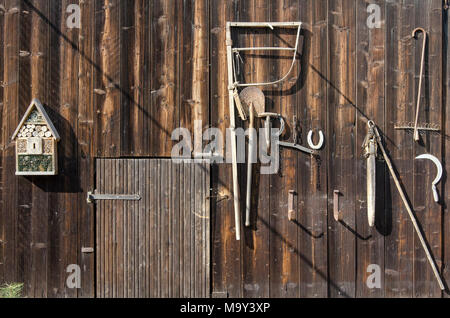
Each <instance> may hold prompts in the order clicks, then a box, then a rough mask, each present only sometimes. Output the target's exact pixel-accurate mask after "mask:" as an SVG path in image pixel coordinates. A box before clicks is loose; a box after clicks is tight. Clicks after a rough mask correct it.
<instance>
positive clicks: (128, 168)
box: [0, 0, 450, 297]
mask: <svg viewBox="0 0 450 318" xmlns="http://www.w3.org/2000/svg"><path fill="white" fill-rule="evenodd" d="M69 4H79V5H80V8H81V28H80V29H78V28H74V29H70V28H68V26H67V24H66V19H67V18H68V16H69V13H68V12H66V8H67V6H68V5H69ZM369 4H378V5H379V6H380V8H381V22H382V23H381V28H370V27H369V26H368V25H367V23H366V22H367V21H366V20H367V18H368V16H369V14H370V13H369V12H367V6H368V5H369ZM267 20H268V21H294V20H300V21H302V22H304V25H303V30H302V42H303V46H302V49H303V50H302V52H301V54H300V53H299V55H298V57H297V64H296V66H295V68H294V71H293V73H292V74H291V75H290V76H289V78H288V81H286V82H285V83H284V84H282V85H279V86H276V87H266V88H264V93H265V95H266V97H267V98H266V101H267V110H268V111H276V112H280V113H281V114H282V115H283V117H284V118H285V120H286V123H287V129H286V133H285V135H284V136H283V139H285V140H289V141H291V140H292V139H291V138H292V129H293V124H292V119H293V116H294V115H296V116H297V118H298V120H299V121H298V122H299V126H300V128H301V131H300V137H301V138H300V140H299V142H300V143H302V145H304V146H306V145H307V144H306V142H305V141H306V138H305V137H306V135H307V133H308V131H309V129H313V130H314V132H315V133H317V130H318V129H322V130H323V131H324V133H325V147H324V148H323V149H322V150H321V151H320V158H319V159H318V160H317V159H312V158H310V157H309V156H307V155H305V154H303V153H300V152H296V151H293V150H283V151H282V154H281V166H280V172H279V174H277V175H272V176H270V175H260V169H261V166H260V165H259V164H256V165H254V169H253V173H254V174H253V176H254V182H253V193H254V196H253V198H252V205H253V209H252V226H251V227H250V228H244V227H243V231H242V240H241V241H240V242H238V241H236V240H235V232H234V231H235V226H234V215H233V206H232V195H231V192H230V189H231V167H230V165H229V164H217V165H212V166H211V167H210V168H209V169H210V170H208V172H207V173H208V174H209V175H210V177H211V180H210V182H211V184H210V186H211V193H210V196H209V197H208V198H205V196H208V195H209V184H208V181H209V179H208V180H207V179H203V177H202V176H203V173H206V172H202V171H199V170H196V169H197V168H195V169H194V168H192V167H191V166H188V165H186V164H181V165H179V166H172V165H170V164H168V163H167V162H165V161H164V160H162V159H161V158H166V159H168V158H169V157H170V155H171V149H172V145H173V141H172V140H170V139H171V138H170V137H171V133H172V131H173V129H174V128H177V127H179V126H182V127H186V128H188V129H189V130H190V131H191V132H193V129H194V120H202V125H201V127H202V129H203V130H204V129H206V128H208V127H218V128H219V129H220V130H221V131H222V132H223V134H224V136H225V134H226V128H227V127H228V126H229V114H228V105H227V103H228V87H227V81H226V79H227V71H226V63H225V61H226V54H225V23H226V22H227V21H267ZM419 26H420V27H424V28H425V29H426V30H427V31H428V36H429V38H428V45H427V48H426V58H425V61H426V65H425V77H424V83H423V84H424V85H423V87H422V93H423V94H422V99H421V111H420V114H419V115H420V116H419V122H432V123H436V124H439V125H441V126H442V131H441V134H435V135H431V134H425V135H423V139H422V142H421V143H420V144H415V143H414V142H413V140H412V135H410V134H408V133H407V132H405V131H401V130H395V129H394V125H395V124H396V123H399V122H410V121H413V119H414V115H415V101H416V94H417V85H418V81H419V69H420V63H419V61H420V54H421V49H422V41H421V39H422V35H419V37H418V39H416V40H414V39H412V38H411V31H412V30H413V29H414V28H415V27H419ZM447 33H448V11H443V10H442V1H441V0H429V1H418V0H406V1H400V0H392V1H383V0H367V1H358V2H357V4H356V6H355V2H354V1H350V0H277V1H267V0H238V1H225V0H212V1H206V0H200V1H192V0H187V1H176V0H170V1H166V0H164V1H163V0H154V1H144V0H129V1H121V0H99V1H75V0H73V1H72V0H64V1H54V0H21V1H19V0H0V52H1V54H0V82H1V85H0V110H1V115H0V122H1V128H2V129H1V130H0V136H1V137H0V148H1V149H2V153H1V155H0V175H1V178H0V179H1V180H0V192H1V200H0V211H1V212H0V283H2V282H5V281H7V282H11V281H22V282H24V283H25V295H26V296H28V297H95V295H96V294H97V295H101V296H102V297H127V296H129V297H132V296H136V297H147V296H151V297H164V296H167V295H173V296H175V297H189V296H197V297H198V296H201V295H206V296H209V295H210V294H211V296H213V297H224V296H229V297H267V296H274V297H439V296H441V292H440V290H439V289H438V288H437V287H438V286H437V284H436V281H435V278H434V276H433V273H432V271H431V268H430V266H429V264H428V262H427V261H426V258H425V255H424V253H423V250H422V247H421V245H420V242H419V241H418V238H417V236H416V234H415V232H414V229H413V227H412V226H411V221H410V219H409V217H408V216H407V215H406V213H404V212H405V210H404V207H403V203H402V201H401V199H400V197H399V195H398V193H397V191H396V188H395V187H394V184H393V183H392V181H391V178H390V177H388V174H387V170H386V167H385V163H384V162H383V161H379V162H378V163H377V170H378V174H377V183H378V185H379V186H378V187H377V191H378V194H377V198H379V200H378V201H377V211H376V212H377V213H376V225H375V227H374V228H369V227H368V224H367V211H366V210H367V209H366V202H365V200H366V193H365V192H366V191H365V186H361V185H365V161H364V160H363V159H362V158H361V147H360V146H361V143H362V141H363V139H364V137H365V134H366V132H367V126H366V121H367V119H368V118H370V119H374V120H375V122H376V123H377V124H378V128H379V130H380V132H381V133H382V134H383V137H384V138H383V139H384V141H385V143H386V148H387V150H388V151H389V153H390V155H391V158H392V160H393V164H394V165H395V167H396V169H397V173H398V175H399V178H400V180H401V182H402V184H403V186H404V189H405V192H406V193H407V194H408V196H409V200H410V202H411V204H412V206H413V208H414V210H415V212H416V213H417V217H418V220H419V223H420V225H421V227H422V229H423V232H424V235H425V237H426V239H427V241H428V243H429V245H430V249H431V251H432V253H433V255H434V257H435V259H436V261H437V263H438V267H440V268H441V269H442V271H443V276H444V278H446V279H449V278H450V277H449V273H448V266H447V263H448V261H449V260H448V255H450V252H449V251H448V245H449V243H448V239H447V238H448V237H449V229H450V226H449V221H448V220H449V218H448V217H447V216H446V214H447V213H446V211H447V206H446V204H445V202H441V204H436V203H435V202H434V201H433V199H432V196H431V191H430V190H431V189H430V183H431V180H432V179H433V178H434V174H435V169H434V166H433V165H432V164H431V163H430V162H427V161H422V160H414V158H415V156H416V155H418V154H422V153H430V154H433V155H435V156H437V157H438V158H440V159H441V160H442V163H443V165H444V167H446V168H448V163H447V160H446V155H447V152H448V148H449V147H448V145H447V140H448V138H447V136H446V134H447V133H448V130H449V129H450V128H449V127H448V124H447V121H448V120H447V119H448V114H447V110H448V109H449V106H448V105H449V102H448V95H449V92H448V83H447V82H448V79H447V78H448V73H449V72H450V71H449V66H448V65H449V63H448V56H449V55H448V34H447ZM294 38H295V35H294V34H293V33H291V32H289V31H274V32H271V31H269V30H268V29H267V30H247V31H239V32H237V34H236V35H235V36H234V37H233V40H235V41H237V42H236V43H238V42H240V43H243V44H246V45H247V44H248V45H255V46H259V45H264V44H274V45H279V46H285V45H286V44H287V43H288V42H289V43H292V41H293V40H294ZM261 55H262V56H261ZM261 55H260V54H251V53H250V54H246V56H245V58H244V64H243V65H242V71H243V74H242V75H243V77H244V79H245V80H246V81H247V80H248V81H265V80H267V79H275V78H277V77H280V75H281V74H283V73H284V72H285V71H286V70H287V68H288V66H289V64H290V60H289V59H288V58H287V53H286V54H285V53H282V54H279V53H278V52H276V53H275V52H274V53H273V54H272V53H270V54H267V53H264V52H262V54H261ZM33 97H37V98H39V99H40V100H41V102H43V104H44V105H45V107H46V109H48V112H49V115H50V117H51V118H52V120H53V121H54V123H55V125H56V127H57V129H58V131H59V133H60V134H61V136H62V139H61V142H60V144H59V147H60V149H59V150H60V151H59V152H60V157H59V163H60V168H61V171H60V174H59V175H58V176H56V177H49V178H37V177H34V178H25V177H16V176H15V175H14V173H15V158H14V143H12V142H11V140H10V137H11V134H12V132H13V131H14V129H15V128H16V125H17V123H18V122H19V120H20V117H21V116H22V114H23V112H24V110H25V108H26V107H27V106H28V104H29V102H30V100H31V98H33ZM237 122H238V126H239V127H247V123H242V122H241V121H240V120H237ZM258 125H260V126H261V125H262V123H261V122H259V123H258ZM314 139H315V140H316V134H315V135H314ZM226 146H227V145H226V144H224V149H225V148H226ZM96 158H105V160H104V161H101V163H98V164H96ZM106 158H108V159H111V161H110V162H107V161H106ZM149 158H153V159H158V158H159V159H161V160H159V161H158V162H157V163H156V164H152V163H150V160H148V159H149ZM112 159H114V161H113V160H112ZM128 159H130V160H131V161H128ZM447 170H448V169H447ZM245 171H246V165H242V167H241V168H240V175H241V179H240V184H241V186H242V189H241V197H242V198H244V197H245V195H244V194H245V187H244V186H243V185H245ZM99 174H102V175H105V179H104V180H101V181H99V180H98V179H97V180H96V176H97V177H98V176H99ZM120 180H122V182H120ZM148 180H151V181H150V182H149V181H148ZM114 185H116V186H114ZM438 186H439V190H440V193H441V194H442V197H443V198H444V199H447V198H448V197H449V196H448V189H447V183H446V179H445V177H444V179H443V180H442V182H441V183H440V184H439V185H438ZM94 189H97V190H99V189H102V191H103V190H104V191H107V190H108V191H117V192H121V191H130V192H134V191H139V192H141V191H142V192H145V193H146V195H145V197H143V199H142V201H140V202H139V203H136V202H122V203H120V204H118V203H117V204H116V203H112V202H99V203H97V206H96V207H95V206H94V205H92V204H88V203H86V195H87V191H90V190H94ZM174 189H177V190H176V191H175V190H174ZM199 189H203V190H201V192H198V191H199ZM334 189H338V190H340V191H341V193H342V196H341V197H340V201H341V207H340V208H341V210H343V212H344V220H343V222H342V223H336V222H335V221H334V219H333V217H332V194H333V190H334ZM289 190H296V192H297V195H296V196H295V206H296V209H297V211H296V216H297V218H296V221H295V222H289V221H288V220H287V202H288V191H289ZM202 191H203V192H202ZM207 193H208V194H207ZM207 199H208V201H207ZM200 202H202V203H203V202H208V203H205V204H206V207H203V206H202V205H201V204H200ZM243 202H244V201H242V206H243ZM113 207H114V209H115V211H114V213H106V214H104V215H99V214H98V213H97V212H98V211H99V209H103V210H108V211H110V210H111V209H112V208H113ZM208 207H210V208H211V219H210V223H207V222H203V221H201V219H199V218H198V217H197V216H196V215H195V213H197V212H198V210H199V209H200V210H207V208H208ZM131 211H132V213H129V212H131ZM149 211H150V212H149ZM161 211H166V213H160V212H161ZM187 211H189V213H187ZM94 213H96V214H94ZM172 220H175V221H174V222H172ZM95 224H97V225H98V227H96V226H95ZM208 224H209V225H208ZM242 225H243V223H242ZM138 234H140V236H139V235H138ZM106 237H107V238H108V240H106V239H104V240H103V241H101V238H106ZM136 237H138V239H136V240H134V239H133V238H136ZM176 241H178V242H180V243H179V244H175V243H174V242H176ZM192 241H196V242H200V243H201V245H202V248H204V250H199V249H198V248H197V246H196V245H193V244H191V242H192ZM82 247H95V252H94V253H82V252H81V248H82ZM209 250H210V252H211V254H210V255H209V254H208V253H205V251H209ZM128 253H130V255H132V256H130V257H129V256H128ZM209 257H211V259H209ZM113 260H115V262H116V263H115V264H116V265H115V266H112V264H113ZM144 263H145V266H144V265H143V264H144ZM68 264H79V265H80V266H81V270H82V275H81V289H78V290H73V289H68V288H67V287H66V285H65V280H66V278H67V275H68V273H66V272H65V269H66V267H67V265H68ZM148 264H150V265H148ZM207 264H210V268H211V271H210V272H207V273H206V274H205V275H203V276H199V275H200V272H201V271H202V269H203V268H204V267H205V266H207ZM370 264H378V265H380V269H381V271H382V275H381V280H382V281H381V288H380V289H378V288H374V289H370V288H368V287H367V285H366V280H367V278H368V275H370V273H368V272H367V267H368V265H370ZM140 265H142V266H140ZM152 266H153V267H152ZM153 268H155V269H154V270H153ZM196 275H197V276H196ZM95 276H97V281H96V279H95ZM196 277H199V278H198V279H197V278H196ZM444 296H446V297H448V294H446V293H444Z"/></svg>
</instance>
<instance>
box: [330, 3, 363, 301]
mask: <svg viewBox="0 0 450 318" xmlns="http://www.w3.org/2000/svg"><path fill="white" fill-rule="evenodd" d="M328 13H329V14H328V20H329V24H328V32H329V34H328V38H329V56H328V58H329V78H330V82H329V85H328V106H329V114H328V118H329V123H328V138H327V140H328V141H329V144H328V145H329V147H328V171H329V175H328V183H329V192H328V197H329V198H332V197H333V191H334V190H339V191H340V193H342V196H341V197H340V206H341V207H340V209H341V210H342V211H343V214H344V219H343V221H342V222H340V223H338V222H336V221H334V219H333V214H332V213H328V223H329V229H330V230H329V233H328V235H329V237H328V242H329V262H330V263H329V275H330V276H329V279H330V286H329V288H330V296H331V297H354V296H355V271H356V269H355V265H356V264H355V247H356V246H355V241H356V239H355V234H354V233H353V232H354V230H355V225H356V224H355V192H356V191H355V190H356V187H355V185H356V179H355V175H354V171H355V159H356V149H355V148H356V145H355V143H356V140H355V119H356V117H355V116H356V111H355V107H356V106H355V103H356V92H355V88H356V85H355V74H356V72H355V71H356V63H355V60H356V55H355V53H356V52H355V51H356V48H355V44H356V42H355V40H356V25H355V23H356V10H355V5H354V2H353V1H350V0H337V1H329V2H328ZM331 203H332V202H330V204H329V206H328V211H332V204H331ZM352 230H353V231H352Z"/></svg>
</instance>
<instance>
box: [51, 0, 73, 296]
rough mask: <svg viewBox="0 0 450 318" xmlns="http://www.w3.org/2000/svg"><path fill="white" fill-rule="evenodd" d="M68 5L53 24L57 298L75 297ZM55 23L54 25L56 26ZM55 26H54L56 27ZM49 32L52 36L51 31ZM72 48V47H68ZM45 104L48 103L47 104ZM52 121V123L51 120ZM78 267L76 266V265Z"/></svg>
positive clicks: (70, 0)
mask: <svg viewBox="0 0 450 318" xmlns="http://www.w3.org/2000/svg"><path fill="white" fill-rule="evenodd" d="M70 4H77V5H78V0H64V1H62V3H61V7H60V12H58V13H56V12H55V13H56V14H57V20H56V21H58V22H59V25H60V32H61V33H62V34H57V35H55V36H57V37H58V40H59V42H60V67H59V70H60V71H61V77H60V85H59V89H60V100H59V102H60V104H59V105H54V106H57V108H56V110H57V112H58V115H59V116H60V118H59V125H58V124H57V127H58V132H59V134H60V136H61V140H62V142H61V143H59V149H58V150H59V151H58V154H59V158H60V159H62V160H60V161H59V165H58V167H59V177H58V178H59V180H58V181H59V182H60V185H61V186H60V187H59V192H60V194H58V201H60V206H59V209H60V210H59V211H58V212H60V213H62V222H61V227H62V228H61V234H62V236H61V237H60V240H61V243H62V244H61V256H62V257H61V264H60V267H59V268H60V269H59V270H60V272H61V277H60V280H59V288H60V289H61V294H60V296H61V297H76V296H77V290H76V289H75V288H67V286H66V268H67V266H69V265H70V264H77V260H78V251H77V246H78V245H77V235H78V233H77V228H78V226H77V220H78V216H77V212H78V200H77V199H78V194H77V192H78V191H79V186H80V181H79V175H78V170H77V168H78V165H77V147H78V144H77V139H76V134H77V124H76V121H77V118H78V72H79V64H78V62H79V54H78V49H77V46H76V44H77V43H78V40H79V29H78V28H69V26H68V24H67V21H66V17H65V12H66V8H67V7H68V6H69V5H70ZM56 21H55V22H56ZM56 25H58V24H56ZM51 32H56V30H55V31H51ZM72 44H75V47H74V46H73V45H72ZM49 103H51V102H50V101H49ZM55 119H56V118H54V119H53V120H55ZM77 265H78V264H77Z"/></svg>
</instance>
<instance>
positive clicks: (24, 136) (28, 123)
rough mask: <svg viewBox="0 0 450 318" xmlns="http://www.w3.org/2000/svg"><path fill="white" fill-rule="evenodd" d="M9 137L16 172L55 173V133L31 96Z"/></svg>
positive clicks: (56, 167) (32, 173) (38, 102)
mask: <svg viewBox="0 0 450 318" xmlns="http://www.w3.org/2000/svg"><path fill="white" fill-rule="evenodd" d="M11 139H12V140H13V141H15V143H16V175H22V176H26V175H42V176H45V175H55V174H57V173H58V152H57V143H58V141H59V135H58V132H57V131H56V129H55V127H54V126H53V124H52V122H51V121H50V118H49V117H48V115H47V112H46V111H45V109H44V106H42V104H41V102H40V101H39V100H37V99H33V101H32V102H31V104H30V106H29V107H28V109H27V111H26V112H25V115H24V116H23V118H22V120H21V121H20V124H19V126H17V129H16V131H15V132H14V134H13V136H12V138H11Z"/></svg>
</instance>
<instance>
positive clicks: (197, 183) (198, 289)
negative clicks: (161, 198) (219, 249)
mask: <svg viewBox="0 0 450 318" xmlns="http://www.w3.org/2000/svg"><path fill="white" fill-rule="evenodd" d="M192 165H193V171H194V189H195V190H194V193H192V195H193V200H194V210H193V211H192V212H193V215H194V223H193V226H194V227H193V229H194V240H192V241H191V245H193V246H194V250H195V273H194V282H195V285H194V286H195V287H194V289H195V291H194V293H195V294H194V297H201V295H202V276H201V275H202V251H203V248H204V246H205V242H204V241H203V237H202V223H203V222H202V218H203V213H202V212H203V211H202V209H201V206H202V202H201V200H202V175H201V169H202V167H201V164H200V163H192ZM194 242H195V243H196V244H193V243H194Z"/></svg>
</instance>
